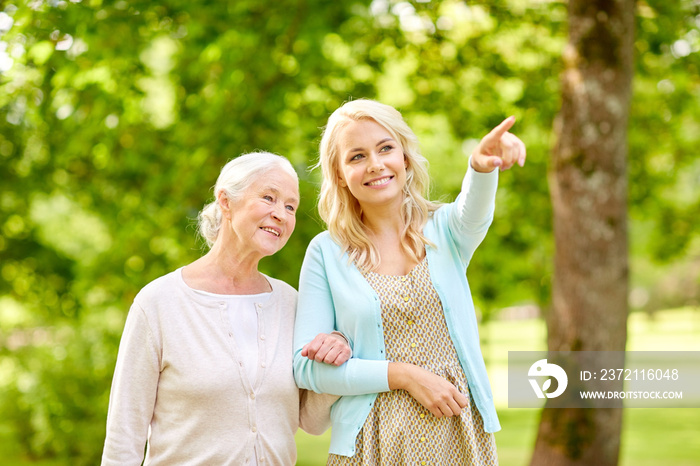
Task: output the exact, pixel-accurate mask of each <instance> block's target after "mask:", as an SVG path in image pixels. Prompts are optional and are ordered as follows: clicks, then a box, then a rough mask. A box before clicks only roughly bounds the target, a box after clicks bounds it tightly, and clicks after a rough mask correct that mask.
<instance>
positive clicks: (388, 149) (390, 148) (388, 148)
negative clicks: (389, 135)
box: [379, 144, 394, 152]
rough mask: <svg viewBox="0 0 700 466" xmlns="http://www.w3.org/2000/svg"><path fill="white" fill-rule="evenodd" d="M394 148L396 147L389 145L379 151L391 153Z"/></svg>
mask: <svg viewBox="0 0 700 466" xmlns="http://www.w3.org/2000/svg"><path fill="white" fill-rule="evenodd" d="M393 148H394V146H392V145H390V144H389V145H386V146H384V147H382V148H381V149H379V152H389V151H391V150H392V149H393Z"/></svg>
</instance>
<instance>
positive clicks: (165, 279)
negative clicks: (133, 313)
mask: <svg viewBox="0 0 700 466" xmlns="http://www.w3.org/2000/svg"><path fill="white" fill-rule="evenodd" d="M179 273H180V271H179V269H178V270H174V271H172V272H170V273H168V274H165V275H163V276H160V277H158V278H156V279H155V280H153V281H152V282H150V283H149V284H148V285H146V286H144V287H143V288H141V290H140V291H139V292H138V293H137V294H136V297H135V298H134V302H150V301H153V300H161V299H162V298H163V296H169V295H171V294H173V292H174V291H176V290H177V289H179V287H180V283H179V282H180V276H179Z"/></svg>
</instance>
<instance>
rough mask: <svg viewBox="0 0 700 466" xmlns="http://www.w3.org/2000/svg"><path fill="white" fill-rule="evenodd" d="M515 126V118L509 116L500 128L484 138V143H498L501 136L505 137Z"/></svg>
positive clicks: (496, 128) (497, 127)
mask: <svg viewBox="0 0 700 466" xmlns="http://www.w3.org/2000/svg"><path fill="white" fill-rule="evenodd" d="M514 124H515V117H514V116H509V117H508V118H506V119H505V120H503V121H502V122H501V124H499V125H498V126H496V127H495V128H494V129H492V130H491V131H490V132H489V134H487V135H486V136H484V139H483V141H485V142H493V141H498V140H499V139H500V138H501V136H503V135H504V134H505V133H506V132H507V131H508V130H509V129H511V128H512V127H513V125H514Z"/></svg>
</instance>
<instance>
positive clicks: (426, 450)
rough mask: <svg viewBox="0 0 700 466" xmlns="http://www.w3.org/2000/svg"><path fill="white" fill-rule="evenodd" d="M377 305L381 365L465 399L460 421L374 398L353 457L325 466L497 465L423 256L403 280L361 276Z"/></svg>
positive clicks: (397, 397) (402, 397) (333, 458)
mask: <svg viewBox="0 0 700 466" xmlns="http://www.w3.org/2000/svg"><path fill="white" fill-rule="evenodd" d="M365 278H366V279H367V281H368V282H369V283H370V285H371V286H372V288H374V290H375V291H376V292H377V294H378V295H379V298H380V300H381V303H382V322H383V325H384V345H385V347H386V355H387V359H389V360H391V361H397V362H406V363H411V364H415V365H418V366H421V367H423V368H425V369H428V370H430V371H431V372H434V373H435V374H438V375H440V376H442V377H444V378H445V379H447V380H449V381H450V382H451V383H452V384H454V385H455V386H456V387H457V389H459V391H460V392H462V393H463V394H465V395H466V396H467V397H468V398H469V401H470V402H469V404H468V405H467V407H466V408H465V409H463V410H462V413H461V415H459V416H452V417H442V418H440V419H438V418H436V417H435V416H433V415H432V414H431V413H430V411H428V410H427V409H426V408H424V407H423V406H422V405H421V404H420V403H418V402H417V401H416V400H415V399H414V398H413V397H412V396H411V395H409V394H408V392H407V391H405V390H392V391H390V392H384V393H380V394H379V395H378V396H377V399H376V401H375V402H374V406H373V407H372V410H371V411H370V413H369V416H368V417H367V420H366V421H365V424H364V426H363V427H362V430H361V431H360V433H359V434H358V435H357V439H356V440H355V455H354V456H352V457H346V456H340V455H333V454H332V455H330V456H329V458H328V463H327V464H328V465H334V466H335V465H363V466H369V465H386V466H389V465H392V466H393V465H403V464H410V465H439V466H446V465H488V466H490V465H497V464H498V458H497V455H496V443H495V440H494V436H493V434H489V433H486V432H485V431H484V424H483V420H482V418H481V414H479V411H478V410H477V408H476V406H475V404H474V401H473V400H472V399H471V397H470V395H469V387H468V385H467V379H466V377H465V375H464V371H463V370H462V367H461V366H460V363H459V359H458V357H457V353H456V351H455V349H454V346H453V344H452V339H451V338H450V335H449V331H448V329H447V323H446V322H445V317H444V314H443V311H442V304H441V303H440V298H439V297H438V295H437V292H436V291H435V289H434V288H433V285H432V282H431V281H430V272H429V271H428V260H427V257H426V258H425V259H423V261H421V262H420V264H418V265H417V266H416V267H415V268H414V269H413V270H412V271H411V272H410V273H409V274H408V275H403V276H395V275H380V274H377V273H373V272H367V273H365Z"/></svg>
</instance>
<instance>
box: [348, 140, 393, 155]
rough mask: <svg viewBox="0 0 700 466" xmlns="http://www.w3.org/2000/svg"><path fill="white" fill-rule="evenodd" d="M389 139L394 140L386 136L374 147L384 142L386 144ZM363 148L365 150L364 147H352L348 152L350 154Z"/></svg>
mask: <svg viewBox="0 0 700 466" xmlns="http://www.w3.org/2000/svg"><path fill="white" fill-rule="evenodd" d="M387 141H394V138H384V139H382V140H381V141H379V142H378V143H377V144H376V145H375V146H374V147H378V146H381V145H382V144H384V143H385V142H387ZM394 142H396V141H394ZM362 150H364V149H363V148H362V147H356V148H354V149H350V150H349V151H348V154H350V153H352V152H359V151H362Z"/></svg>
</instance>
